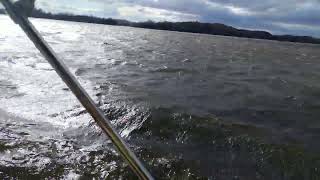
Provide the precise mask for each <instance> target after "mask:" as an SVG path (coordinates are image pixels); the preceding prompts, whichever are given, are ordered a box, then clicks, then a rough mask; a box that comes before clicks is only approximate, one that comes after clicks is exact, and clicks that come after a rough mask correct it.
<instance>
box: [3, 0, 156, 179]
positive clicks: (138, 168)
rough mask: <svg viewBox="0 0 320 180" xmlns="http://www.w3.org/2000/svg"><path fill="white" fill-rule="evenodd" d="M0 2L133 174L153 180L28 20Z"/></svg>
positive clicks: (5, 2) (5, 0)
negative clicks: (111, 143)
mask: <svg viewBox="0 0 320 180" xmlns="http://www.w3.org/2000/svg"><path fill="white" fill-rule="evenodd" d="M0 1H1V2H2V4H3V5H4V7H5V9H6V11H7V13H8V14H9V15H10V17H11V19H12V20H13V21H14V22H15V23H17V24H19V26H20V27H21V28H22V30H23V31H24V32H25V33H26V34H27V36H28V37H29V39H30V40H31V41H32V42H33V44H34V45H35V46H36V47H37V49H38V50H39V51H40V52H41V54H42V55H43V56H44V57H45V58H46V59H47V61H48V62H49V63H50V64H51V66H52V67H53V68H54V69H55V71H56V72H57V73H58V75H59V76H60V77H61V79H62V80H63V81H64V82H65V83H66V84H67V86H68V87H69V88H70V89H71V91H72V92H73V94H74V95H75V96H76V97H77V99H78V100H79V101H80V102H81V104H82V105H83V106H84V107H85V108H86V110H87V111H88V112H89V113H90V115H91V116H92V117H93V119H94V120H95V122H96V123H97V124H98V126H99V127H100V128H101V129H102V131H103V132H104V133H105V134H106V135H107V136H108V137H109V138H110V139H111V141H112V142H113V144H114V146H115V147H116V148H117V150H118V151H119V153H120V154H121V155H122V157H123V158H124V159H125V160H126V161H127V163H128V164H129V166H130V167H131V169H132V170H133V172H134V173H135V174H136V175H137V176H138V177H139V178H140V179H141V180H153V177H152V176H151V174H150V173H149V172H148V170H147V169H146V168H145V167H144V166H143V164H142V163H141V162H140V161H139V159H138V158H137V157H136V155H135V154H134V153H133V152H132V151H131V150H130V148H129V147H128V146H127V145H126V143H125V142H124V141H123V140H122V138H121V136H120V135H119V134H118V133H117V132H116V131H115V129H114V128H113V127H112V125H111V123H110V121H109V119H107V118H106V117H105V116H104V114H103V113H102V111H101V110H100V109H99V108H98V107H97V106H96V104H95V103H94V101H93V100H92V99H91V97H90V96H89V94H88V93H87V92H86V91H85V90H84V88H83V87H82V86H81V85H80V83H79V82H78V81H77V80H76V78H75V77H74V76H73V75H72V74H71V73H70V71H69V70H68V68H67V67H66V65H65V64H64V63H63V62H62V61H61V60H59V58H58V56H57V55H56V54H55V53H54V51H53V49H51V47H50V46H49V45H48V44H47V43H46V41H45V40H44V39H43V38H42V36H41V35H40V33H39V32H38V31H37V29H36V28H35V27H34V26H33V25H32V23H31V22H30V21H29V20H28V18H27V17H24V16H22V15H21V14H20V13H19V12H17V11H16V10H15V8H14V6H13V4H12V2H10V0H0Z"/></svg>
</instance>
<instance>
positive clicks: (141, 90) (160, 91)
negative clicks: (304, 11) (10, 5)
mask: <svg viewBox="0 0 320 180" xmlns="http://www.w3.org/2000/svg"><path fill="white" fill-rule="evenodd" d="M32 22H33V23H34V24H35V25H36V27H37V28H38V29H39V30H40V32H41V34H42V35H43V36H44V38H45V39H46V40H47V41H48V43H49V44H50V45H51V46H52V47H53V49H54V50H55V51H56V52H57V54H58V55H59V56H60V57H61V58H62V59H63V60H64V62H65V63H66V64H67V66H68V67H70V69H71V71H72V73H73V74H74V75H75V76H76V77H77V79H78V80H79V81H80V82H81V84H82V85H83V86H84V87H85V89H87V90H88V92H89V94H90V95H91V96H92V98H93V99H94V100H95V101H96V103H97V104H98V105H99V106H100V108H101V109H102V110H103V111H104V112H105V114H106V116H108V117H109V118H110V119H111V120H112V124H113V125H114V126H115V127H116V128H117V130H118V131H119V133H120V134H121V135H122V136H123V137H124V138H125V139H126V141H127V142H128V143H129V144H130V146H131V147H132V148H133V149H134V151H135V152H136V153H137V155H138V156H139V157H140V158H141V159H142V160H143V162H144V163H145V164H146V166H147V167H148V168H149V169H150V170H151V172H152V174H154V176H155V177H157V179H246V180H250V179H275V180H277V179H297V180H298V179H319V178H320V176H319V174H320V172H319V168H320V156H319V152H320V146H319V143H318V142H317V140H318V139H319V138H320V137H319V135H320V131H319V128H320V121H319V118H318V117H319V115H320V111H319V107H320V101H319V97H320V84H319V80H320V72H319V68H320V63H319V58H320V51H319V50H320V46H318V45H311V44H298V43H285V42H276V41H265V40H254V39H244V38H233V37H222V36H211V35H199V34H189V33H177V32H166V31H155V30H146V29H137V28H131V27H115V26H105V25H94V24H85V23H75V22H64V21H52V20H41V19H32ZM0 24H1V29H0V109H1V110H0V177H1V178H8V177H13V178H17V179H25V178H30V179H39V178H58V179H72V178H79V177H82V178H94V177H95V178H98V179H104V178H110V179H121V178H124V179H135V176H134V175H133V174H132V173H131V171H130V170H129V168H128V167H127V165H126V164H125V163H124V162H123V161H122V159H121V157H120V156H119V155H118V154H117V152H116V151H115V150H114V149H113V147H112V145H111V142H110V141H109V140H108V139H107V138H106V137H105V136H104V135H103V134H101V132H100V131H99V129H98V128H97V127H96V126H95V125H94V123H93V122H92V120H91V118H90V117H89V115H88V114H87V113H86V112H85V111H84V109H83V108H82V107H81V106H80V104H79V103H78V101H77V100H76V99H75V98H74V97H73V95H72V94H71V92H70V91H69V89H68V88H67V87H66V86H65V85H64V84H63V83H62V81H61V80H60V79H59V77H58V76H57V75H56V74H55V72H54V71H53V69H52V68H51V67H50V65H49V64H47V63H46V61H45V60H44V58H43V57H42V56H41V55H40V54H39V52H38V51H37V50H36V49H35V48H34V46H33V45H32V43H30V41H29V40H28V39H27V38H26V36H25V35H24V34H23V32H22V31H21V30H20V29H19V28H18V27H17V26H16V25H14V24H13V23H12V22H11V21H10V20H9V18H8V17H5V16H0Z"/></svg>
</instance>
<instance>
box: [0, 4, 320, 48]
mask: <svg viewBox="0 0 320 180" xmlns="http://www.w3.org/2000/svg"><path fill="white" fill-rule="evenodd" d="M0 14H5V11H4V10H3V9H0ZM32 17H35V18H44V19H54V20H64V21H74V22H85V23H94V24H105V25H114V26H129V27H137V28H145V29H156V30H166V31H177V32H189V33H199V34H209V35H221V36H233V37H243V38H252V39H266V40H276V41H285V42H298V43H311V44H320V38H314V37H311V36H294V35H273V34H271V33H269V32H267V31H255V30H245V29H237V28H234V27H232V26H227V25H225V24H219V23H200V22H153V21H147V22H130V21H127V20H121V19H112V18H98V17H93V16H85V15H73V14H51V13H47V12H44V11H42V10H41V9H35V10H34V11H33V13H32Z"/></svg>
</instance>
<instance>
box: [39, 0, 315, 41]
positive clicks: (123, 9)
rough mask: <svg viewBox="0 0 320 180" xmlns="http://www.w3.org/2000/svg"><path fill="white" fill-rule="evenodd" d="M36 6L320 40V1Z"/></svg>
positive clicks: (110, 1) (44, 1)
mask: <svg viewBox="0 0 320 180" xmlns="http://www.w3.org/2000/svg"><path fill="white" fill-rule="evenodd" d="M36 5H37V7H39V8H42V9H44V10H46V11H50V12H70V13H75V14H86V15H95V16H99V17H112V18H121V19H127V20H131V21H145V20H154V21H164V20H167V21H195V20H197V21H201V22H218V23H224V24H228V25H232V26H235V27H238V28H246V29H259V30H267V31H270V32H272V33H275V34H295V35H312V36H317V37H320V0H73V1H70V0H50V1H48V0H37V4H36Z"/></svg>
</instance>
